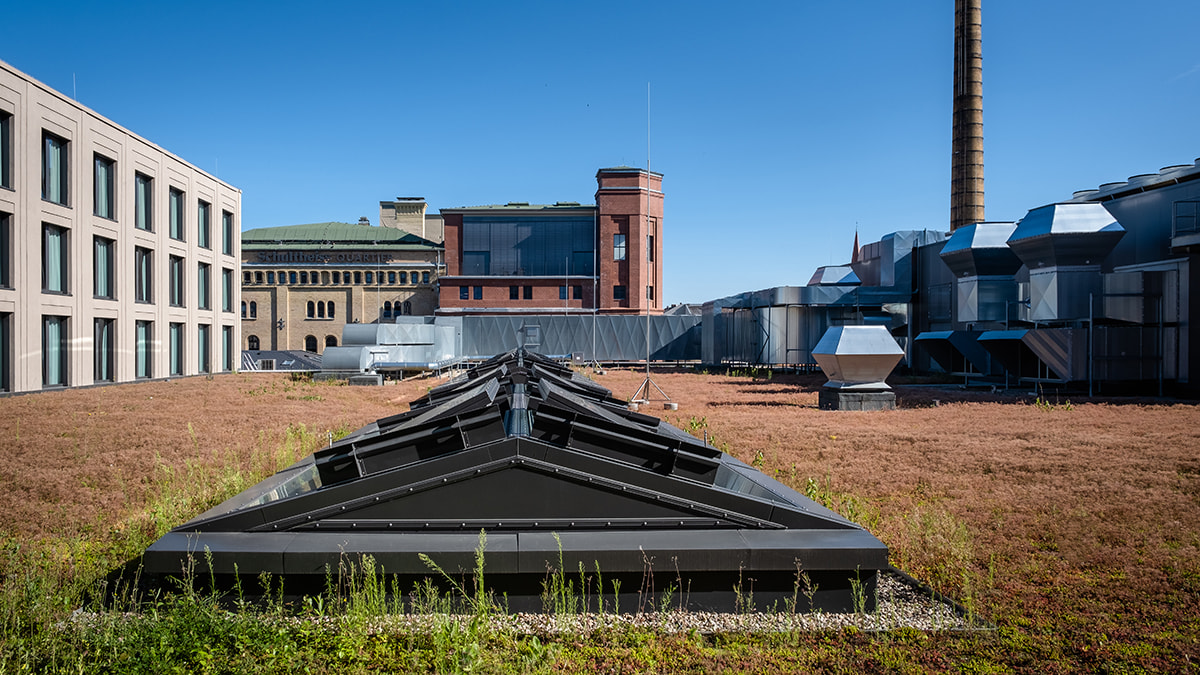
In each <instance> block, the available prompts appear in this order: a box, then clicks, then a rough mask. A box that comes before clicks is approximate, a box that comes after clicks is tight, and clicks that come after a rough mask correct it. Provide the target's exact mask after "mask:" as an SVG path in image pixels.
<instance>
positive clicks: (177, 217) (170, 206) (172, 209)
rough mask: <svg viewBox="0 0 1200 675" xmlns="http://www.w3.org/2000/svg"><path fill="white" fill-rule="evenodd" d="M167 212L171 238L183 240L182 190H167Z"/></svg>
mask: <svg viewBox="0 0 1200 675" xmlns="http://www.w3.org/2000/svg"><path fill="white" fill-rule="evenodd" d="M167 213H168V215H169V216H170V231H171V238H172V239H178V240H179V241H183V227H184V223H183V192H182V191H180V190H176V189H175V188H171V189H170V190H168V191H167Z"/></svg>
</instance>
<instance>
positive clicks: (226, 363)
mask: <svg viewBox="0 0 1200 675" xmlns="http://www.w3.org/2000/svg"><path fill="white" fill-rule="evenodd" d="M221 370H223V371H225V372H229V371H231V370H233V326H222V327H221Z"/></svg>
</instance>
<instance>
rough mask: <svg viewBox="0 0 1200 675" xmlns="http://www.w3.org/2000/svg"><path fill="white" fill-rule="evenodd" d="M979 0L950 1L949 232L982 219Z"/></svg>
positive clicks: (981, 55)
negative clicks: (951, 121) (951, 134)
mask: <svg viewBox="0 0 1200 675" xmlns="http://www.w3.org/2000/svg"><path fill="white" fill-rule="evenodd" d="M982 4H983V0H954V139H953V143H952V153H953V157H952V159H951V168H950V175H951V178H950V230H951V231H954V230H957V229H958V228H960V227H962V226H964V225H970V224H971V223H979V222H983V221H984V216H983V23H982V22H983V19H982V11H981V6H982Z"/></svg>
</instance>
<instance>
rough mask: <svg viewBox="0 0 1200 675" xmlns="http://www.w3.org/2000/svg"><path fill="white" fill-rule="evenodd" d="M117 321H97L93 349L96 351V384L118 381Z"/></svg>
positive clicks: (94, 374)
mask: <svg viewBox="0 0 1200 675" xmlns="http://www.w3.org/2000/svg"><path fill="white" fill-rule="evenodd" d="M116 325H117V321H116V319H96V326H95V335H93V341H92V347H93V349H94V350H95V365H94V369H95V372H94V373H93V378H94V379H95V381H96V382H112V381H114V380H115V379H116V372H117V369H116V363H117V338H116V330H117V328H116Z"/></svg>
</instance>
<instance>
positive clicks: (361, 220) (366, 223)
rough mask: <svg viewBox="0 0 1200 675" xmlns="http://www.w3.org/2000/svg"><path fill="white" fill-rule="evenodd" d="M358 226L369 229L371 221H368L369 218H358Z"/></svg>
mask: <svg viewBox="0 0 1200 675" xmlns="http://www.w3.org/2000/svg"><path fill="white" fill-rule="evenodd" d="M358 224H359V225H362V226H364V227H370V226H371V219H370V218H367V217H366V216H363V217H362V218H359V219H358Z"/></svg>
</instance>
